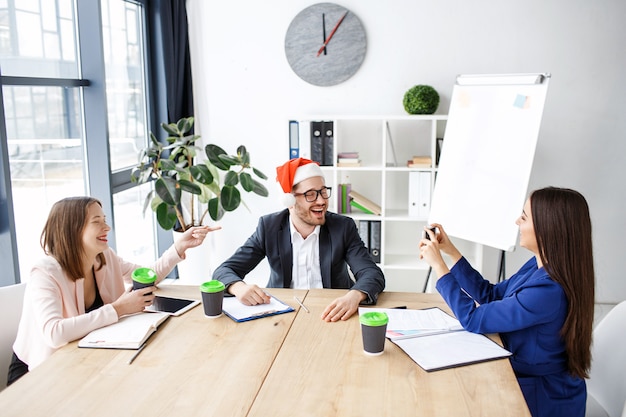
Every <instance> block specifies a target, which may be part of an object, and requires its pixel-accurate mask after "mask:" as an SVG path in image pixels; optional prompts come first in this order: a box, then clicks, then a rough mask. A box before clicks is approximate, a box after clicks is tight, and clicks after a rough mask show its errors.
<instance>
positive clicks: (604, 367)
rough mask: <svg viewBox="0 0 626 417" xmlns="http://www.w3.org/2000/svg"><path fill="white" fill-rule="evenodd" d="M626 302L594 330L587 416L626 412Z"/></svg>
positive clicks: (611, 416) (617, 414)
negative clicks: (625, 331)
mask: <svg viewBox="0 0 626 417" xmlns="http://www.w3.org/2000/svg"><path fill="white" fill-rule="evenodd" d="M624 330H626V301H622V302H621V303H619V304H618V305H616V306H615V307H613V308H612V309H611V311H609V313H608V314H607V315H606V316H605V317H604V318H603V319H602V321H600V323H598V325H597V326H596V328H595V329H594V331H593V344H592V345H591V354H592V357H591V372H590V373H589V379H588V380H587V411H586V417H601V416H607V417H620V416H623V415H624V414H626V404H625V400H626V378H625V377H624V370H625V369H626V349H625V348H624Z"/></svg>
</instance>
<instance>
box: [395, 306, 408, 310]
mask: <svg viewBox="0 0 626 417" xmlns="http://www.w3.org/2000/svg"><path fill="white" fill-rule="evenodd" d="M392 308H401V309H406V306H398V307H392Z"/></svg>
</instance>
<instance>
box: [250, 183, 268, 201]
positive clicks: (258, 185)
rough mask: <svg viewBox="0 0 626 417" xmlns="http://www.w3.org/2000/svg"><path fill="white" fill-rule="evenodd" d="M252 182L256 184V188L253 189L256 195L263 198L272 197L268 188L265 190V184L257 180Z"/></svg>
mask: <svg viewBox="0 0 626 417" xmlns="http://www.w3.org/2000/svg"><path fill="white" fill-rule="evenodd" d="M252 182H253V183H254V188H253V189H252V191H253V192H254V194H257V195H260V196H261V197H267V196H268V195H270V193H269V191H267V188H265V186H264V185H263V184H261V183H260V182H258V181H257V180H255V179H253V180H252Z"/></svg>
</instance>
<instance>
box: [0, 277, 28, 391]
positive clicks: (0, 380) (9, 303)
mask: <svg viewBox="0 0 626 417" xmlns="http://www.w3.org/2000/svg"><path fill="white" fill-rule="evenodd" d="M25 289H26V283H21V284H15V285H9V286H6V287H0V317H2V319H0V391H1V390H3V389H4V388H5V387H6V385H7V373H8V372H9V364H10V363H11V356H12V355H13V342H15V336H16V335H17V326H18V324H19V323H20V318H21V317H22V304H23V302H24V290H25Z"/></svg>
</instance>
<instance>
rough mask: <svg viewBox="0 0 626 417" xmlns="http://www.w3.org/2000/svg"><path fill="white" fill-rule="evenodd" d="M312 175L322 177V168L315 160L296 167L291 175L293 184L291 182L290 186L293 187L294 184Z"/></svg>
mask: <svg viewBox="0 0 626 417" xmlns="http://www.w3.org/2000/svg"><path fill="white" fill-rule="evenodd" d="M313 177H322V178H323V177H324V174H323V173H322V169H321V168H320V166H319V165H317V164H316V163H315V162H313V163H310V164H306V165H300V166H299V167H298V169H296V174H295V175H294V176H293V184H291V187H292V188H293V186H294V185H296V184H298V183H300V182H302V181H304V180H308V179H309V178H313Z"/></svg>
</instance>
